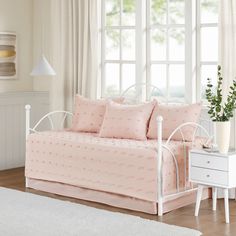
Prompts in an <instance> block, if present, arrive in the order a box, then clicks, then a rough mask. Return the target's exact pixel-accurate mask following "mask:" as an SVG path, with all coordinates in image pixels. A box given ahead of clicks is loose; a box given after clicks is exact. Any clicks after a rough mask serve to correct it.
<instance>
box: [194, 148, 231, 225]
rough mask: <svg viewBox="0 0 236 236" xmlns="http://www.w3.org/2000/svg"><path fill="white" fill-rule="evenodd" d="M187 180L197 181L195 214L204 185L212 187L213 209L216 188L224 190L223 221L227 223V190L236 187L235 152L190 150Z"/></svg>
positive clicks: (214, 207)
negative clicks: (222, 152)
mask: <svg viewBox="0 0 236 236" xmlns="http://www.w3.org/2000/svg"><path fill="white" fill-rule="evenodd" d="M189 180H190V181H191V182H195V183H198V192H197V201H196V207H195V216H198V212H199V207H200V203H201V198H202V190H203V188H204V186H207V187H212V194H213V196H212V198H213V211H215V210H216V201H217V200H216V199H217V188H222V189H223V190H224V201H225V221H226V223H229V199H228V190H229V189H230V188H235V187H236V152H232V153H228V154H227V155H223V154H220V153H217V152H207V151H204V150H191V151H190V153H189Z"/></svg>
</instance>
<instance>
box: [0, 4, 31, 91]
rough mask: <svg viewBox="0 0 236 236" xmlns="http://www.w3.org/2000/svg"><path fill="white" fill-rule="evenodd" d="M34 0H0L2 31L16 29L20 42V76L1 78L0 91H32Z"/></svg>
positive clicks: (0, 27) (0, 25)
mask: <svg viewBox="0 0 236 236" xmlns="http://www.w3.org/2000/svg"><path fill="white" fill-rule="evenodd" d="M32 9H33V1H32V0H0V31H16V33H17V43H18V51H17V55H18V78H17V79H15V80H0V92H9V91H30V90H32V89H33V79H32V77H30V76H29V73H30V71H31V69H32V48H33V42H32V29H33V11H32Z"/></svg>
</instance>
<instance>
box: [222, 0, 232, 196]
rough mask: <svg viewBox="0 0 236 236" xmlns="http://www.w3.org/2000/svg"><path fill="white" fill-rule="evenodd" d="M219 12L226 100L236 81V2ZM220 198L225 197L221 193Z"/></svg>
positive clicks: (225, 1) (229, 1)
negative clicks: (231, 86)
mask: <svg viewBox="0 0 236 236" xmlns="http://www.w3.org/2000/svg"><path fill="white" fill-rule="evenodd" d="M219 9H220V12H219V64H220V65H221V66H222V73H223V77H224V80H223V95H224V99H225V97H226V95H227V94H228V89H229V87H230V85H231V84H232V81H233V80H234V79H236V1H235V0H221V1H220V7H219ZM235 121H236V119H235V117H234V119H233V120H232V122H231V127H232V128H231V146H232V147H234V148H235V140H236V139H235V136H236V135H235V131H236V130H235V124H236V123H235ZM234 196H235V191H230V197H231V198H233V197H234ZM219 197H223V194H222V192H221V191H220V192H219Z"/></svg>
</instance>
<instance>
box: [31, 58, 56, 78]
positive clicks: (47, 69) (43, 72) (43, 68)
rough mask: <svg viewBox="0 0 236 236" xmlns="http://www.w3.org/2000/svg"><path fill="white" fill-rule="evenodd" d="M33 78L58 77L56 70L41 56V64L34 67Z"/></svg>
mask: <svg viewBox="0 0 236 236" xmlns="http://www.w3.org/2000/svg"><path fill="white" fill-rule="evenodd" d="M30 75H31V76H54V75H56V72H55V70H54V69H53V68H52V66H51V65H50V64H49V62H48V61H47V59H46V57H45V56H44V55H42V56H41V58H40V61H39V63H38V64H37V65H36V66H35V67H34V69H33V70H32V72H31V73H30Z"/></svg>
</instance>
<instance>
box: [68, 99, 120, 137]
mask: <svg viewBox="0 0 236 236" xmlns="http://www.w3.org/2000/svg"><path fill="white" fill-rule="evenodd" d="M113 100H114V101H116V102H118V103H122V102H123V100H124V98H115V99H113ZM107 103H108V100H104V99H99V100H91V99H88V98H84V97H83V96H80V95H76V97H75V107H74V115H73V120H72V129H71V130H72V131H79V132H91V133H98V132H99V131H100V128H101V125H102V122H103V118H104V114H105V111H106V104H107Z"/></svg>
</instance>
